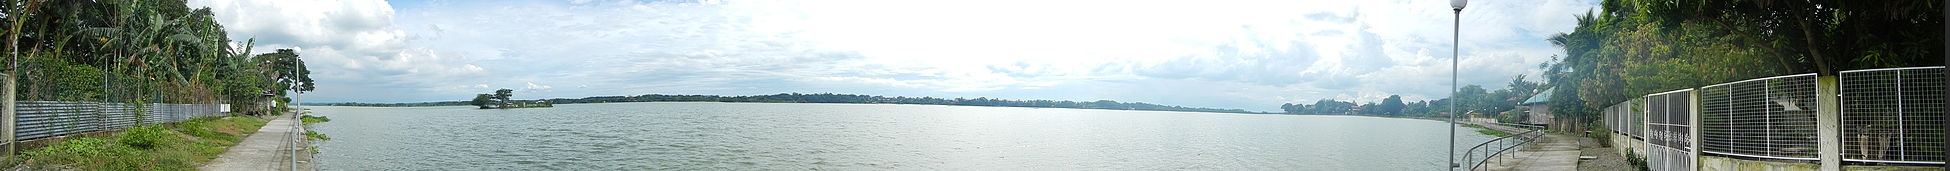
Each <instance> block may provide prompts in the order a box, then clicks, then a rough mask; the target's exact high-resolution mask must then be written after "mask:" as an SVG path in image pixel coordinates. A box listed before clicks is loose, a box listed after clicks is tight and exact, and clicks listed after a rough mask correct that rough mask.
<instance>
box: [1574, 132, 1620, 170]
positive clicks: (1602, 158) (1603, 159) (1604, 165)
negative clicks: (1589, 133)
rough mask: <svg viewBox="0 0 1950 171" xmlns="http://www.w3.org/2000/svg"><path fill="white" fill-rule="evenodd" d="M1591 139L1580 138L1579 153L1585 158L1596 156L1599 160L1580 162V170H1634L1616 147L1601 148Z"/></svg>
mask: <svg viewBox="0 0 1950 171" xmlns="http://www.w3.org/2000/svg"><path fill="white" fill-rule="evenodd" d="M1598 143H1599V142H1598V141H1597V140H1594V139H1591V137H1578V146H1579V148H1578V151H1580V153H1583V154H1581V155H1583V156H1596V157H1598V159H1590V160H1583V161H1578V170H1603V171H1628V170H1633V167H1632V165H1631V164H1630V163H1626V162H1625V156H1624V155H1620V154H1618V152H1616V151H1618V150H1615V149H1613V148H1614V147H1600V146H1599V144H1598Z"/></svg>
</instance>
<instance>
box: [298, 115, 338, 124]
mask: <svg viewBox="0 0 1950 171" xmlns="http://www.w3.org/2000/svg"><path fill="white" fill-rule="evenodd" d="M298 121H301V122H304V123H305V125H311V124H315V123H324V122H331V121H332V118H326V117H324V116H311V115H305V116H299V117H298Z"/></svg>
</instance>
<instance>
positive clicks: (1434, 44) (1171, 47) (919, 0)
mask: <svg viewBox="0 0 1950 171" xmlns="http://www.w3.org/2000/svg"><path fill="white" fill-rule="evenodd" d="M1596 4H1597V1H1596V0H1529V1H1489V0H1478V1H1477V2H1473V3H1472V4H1470V6H1469V8H1468V9H1467V10H1464V11H1463V13H1462V18H1461V21H1460V22H1461V23H1462V27H1461V28H1462V30H1465V31H1463V32H1464V33H1463V35H1462V43H1461V48H1462V49H1463V50H1462V51H1461V56H1462V61H1461V65H1462V67H1461V68H1462V73H1465V74H1462V75H1461V79H1462V82H1463V84H1479V85H1484V86H1485V87H1487V88H1492V89H1500V88H1502V87H1504V86H1505V85H1504V84H1505V83H1507V82H1509V81H1510V79H1511V77H1513V76H1516V75H1518V74H1529V75H1536V73H1538V72H1539V71H1540V70H1539V69H1538V68H1537V64H1538V63H1543V62H1545V61H1547V60H1549V59H1550V56H1552V55H1559V54H1563V52H1562V51H1561V50H1559V49H1557V48H1556V47H1553V46H1551V45H1550V44H1549V43H1548V42H1546V41H1545V40H1544V39H1545V38H1546V37H1548V36H1549V35H1550V34H1553V33H1560V32H1568V31H1570V30H1571V29H1572V27H1575V26H1576V21H1575V20H1574V19H1573V18H1572V17H1573V15H1574V14H1583V13H1584V12H1586V11H1587V10H1593V9H1594V6H1595V5H1596ZM190 5H191V6H193V7H209V8H212V9H213V11H215V12H216V14H217V17H218V18H219V19H218V21H219V22H222V23H223V24H224V25H225V27H226V28H227V29H229V31H230V36H231V38H232V39H237V40H244V39H249V38H256V40H257V44H256V45H257V48H256V49H258V50H260V51H261V52H268V51H271V50H272V49H275V48H294V49H298V50H299V52H300V55H301V56H302V57H304V58H305V60H306V61H307V62H308V64H309V67H310V68H311V69H312V71H313V74H314V75H313V77H314V78H316V79H317V83H318V91H316V92H313V93H309V94H306V95H305V97H304V99H305V101H308V102H423V101H451V100H466V99H471V98H472V97H473V96H472V95H473V94H477V93H486V92H491V91H493V90H495V89H501V88H510V89H515V90H516V92H517V93H516V95H517V96H516V98H518V99H532V98H576V97H586V96H610V95H640V94H713V95H757V94H776V93H786V92H799V93H847V94H870V95H886V96H935V97H968V98H974V97H990V98H1006V99H1051V100H1100V99H1102V100H1117V101H1137V102H1150V103H1158V104H1167V105H1183V106H1194V107H1217V108H1238V109H1246V110H1254V111H1276V110H1278V107H1279V105H1280V104H1281V103H1311V102H1313V101H1316V100H1319V99H1339V100H1351V101H1358V102H1373V101H1379V99H1381V98H1384V97H1387V96H1388V95H1393V94H1399V95H1402V96H1403V97H1404V98H1407V99H1409V100H1426V99H1436V98H1442V97H1444V96H1446V93H1447V92H1448V91H1449V76H1450V71H1449V70H1450V66H1449V65H1450V59H1451V58H1450V57H1449V55H1450V53H1451V52H1454V50H1453V49H1452V48H1451V47H1450V46H1451V45H1453V43H1451V41H1452V40H1454V39H1452V38H1451V37H1450V36H1452V34H1451V30H1450V29H1451V28H1452V27H1451V26H1450V24H1451V22H1452V21H1451V19H1452V17H1453V14H1452V12H1451V11H1450V10H1449V7H1448V6H1449V5H1448V1H1447V0H1410V1H1398V0H1373V1H1367V0H1361V1H1348V0H1240V1H1235V0H1209V1H1124V0H1074V1H1072V0H1054V1H1052V0H984V1H929V0H780V1H771V0H754V1H605V0H569V1H440V0H432V1H378V0H276V1H264V0H192V2H191V3H190ZM1533 78H1534V77H1533Z"/></svg>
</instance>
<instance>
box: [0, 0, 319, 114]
mask: <svg viewBox="0 0 1950 171" xmlns="http://www.w3.org/2000/svg"><path fill="white" fill-rule="evenodd" d="M0 13H4V14H0V23H5V26H6V27H4V28H0V31H3V32H0V38H4V39H5V40H7V41H6V43H7V44H8V45H9V46H7V47H9V48H5V49H4V50H6V51H7V53H9V54H14V55H16V56H17V57H18V59H19V60H18V61H13V62H8V63H7V64H8V65H9V66H8V67H7V68H12V69H14V70H9V71H6V72H10V73H13V74H15V75H16V76H19V77H20V89H19V91H18V93H19V95H20V96H19V97H20V100H57V101H95V102H119V103H137V104H146V103H228V104H233V105H231V106H232V107H233V108H232V111H237V112H242V113H264V112H266V111H265V110H264V109H265V106H262V105H253V104H268V103H260V102H265V101H264V100H267V98H266V97H265V94H266V93H271V94H273V95H280V96H281V95H283V91H284V90H290V89H289V88H286V87H296V88H298V89H297V90H299V91H310V90H312V88H311V87H312V86H311V84H310V83H311V80H310V78H309V77H308V76H307V75H309V71H306V70H305V69H304V67H303V66H304V65H303V62H302V60H300V59H298V58H297V54H296V53H295V51H292V50H281V51H279V52H280V53H275V54H277V55H270V56H265V57H261V58H255V59H253V58H252V57H251V55H249V54H246V53H248V52H250V46H252V44H254V43H255V42H254V41H246V42H242V43H239V42H233V41H232V40H230V39H229V38H228V36H229V35H228V34H227V33H225V31H224V28H223V26H222V25H219V24H218V23H217V22H216V20H215V17H214V13H213V12H211V11H210V9H208V8H190V7H188V6H187V5H186V4H185V2H184V1H181V0H160V1H18V2H11V1H10V2H9V3H0ZM233 43H235V44H239V45H241V47H232V46H233V45H232V44H233ZM260 56H264V55H260ZM272 56H275V57H272ZM287 71H289V72H287ZM273 73H278V74H282V75H269V74H273ZM287 73H289V74H287ZM274 83H277V84H274Z"/></svg>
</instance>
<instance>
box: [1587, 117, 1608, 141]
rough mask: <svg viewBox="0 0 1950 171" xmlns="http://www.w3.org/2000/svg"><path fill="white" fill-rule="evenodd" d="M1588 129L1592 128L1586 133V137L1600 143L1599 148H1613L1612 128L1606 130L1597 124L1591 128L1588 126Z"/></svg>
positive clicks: (1593, 124) (1592, 124)
mask: <svg viewBox="0 0 1950 171" xmlns="http://www.w3.org/2000/svg"><path fill="white" fill-rule="evenodd" d="M1586 128H1591V131H1590V132H1587V133H1585V135H1584V136H1586V137H1591V139H1592V140H1593V141H1598V146H1599V147H1611V128H1606V127H1605V126H1604V125H1602V124H1600V123H1596V122H1593V123H1591V126H1587V127H1586Z"/></svg>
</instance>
